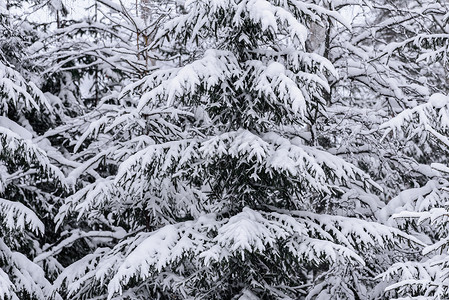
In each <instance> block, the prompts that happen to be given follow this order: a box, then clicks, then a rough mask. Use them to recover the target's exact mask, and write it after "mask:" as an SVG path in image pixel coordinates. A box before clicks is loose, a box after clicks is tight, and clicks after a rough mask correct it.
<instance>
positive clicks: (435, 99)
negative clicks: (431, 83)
mask: <svg viewBox="0 0 449 300" xmlns="http://www.w3.org/2000/svg"><path fill="white" fill-rule="evenodd" d="M428 103H429V104H431V105H432V106H433V107H434V108H441V107H443V106H445V105H447V104H448V103H449V97H448V96H446V95H443V94H441V93H436V94H433V95H432V96H430V98H429V102H428Z"/></svg>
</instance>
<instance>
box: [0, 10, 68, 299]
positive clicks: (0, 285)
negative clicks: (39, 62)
mask: <svg viewBox="0 0 449 300" xmlns="http://www.w3.org/2000/svg"><path fill="white" fill-rule="evenodd" d="M8 5H9V7H7V5H6V3H5V2H4V1H0V31H1V32H2V35H1V36H0V114H1V115H0V145H1V146H0V299H8V300H9V299H12V300H16V299H42V300H43V299H49V298H50V297H54V298H55V299H61V298H59V296H58V294H57V293H53V292H52V286H51V283H50V281H49V280H48V279H50V277H52V276H55V274H57V273H59V270H60V265H59V263H57V262H56V261H55V260H52V259H49V260H47V261H45V263H40V264H39V263H35V262H33V259H34V258H35V257H36V256H37V255H38V254H39V253H40V252H41V251H42V247H43V245H44V244H45V243H49V242H51V243H52V242H54V238H55V232H54V216H55V213H56V212H57V209H56V207H55V204H56V203H57V202H58V201H59V199H60V198H59V196H61V195H62V194H63V193H64V185H65V184H64V182H65V178H64V175H63V174H62V172H61V171H60V170H59V169H58V168H57V167H56V166H55V165H54V164H53V162H54V161H52V160H51V159H50V157H49V156H48V155H47V152H48V151H51V150H52V149H53V147H52V146H51V145H50V144H49V141H48V140H46V139H42V138H40V137H39V134H42V133H43V131H45V130H46V129H48V128H49V126H51V125H50V124H52V123H55V122H56V120H57V119H58V113H57V110H56V106H53V105H55V103H52V102H51V101H50V100H49V98H48V97H47V96H46V95H45V94H44V93H43V92H42V91H41V90H40V89H39V88H38V86H37V85H36V82H38V80H37V76H35V74H34V73H33V72H34V67H33V65H32V64H30V63H29V62H27V61H26V60H25V56H26V55H25V52H24V49H26V48H27V47H29V46H30V45H31V44H32V43H33V42H34V41H35V40H36V39H37V36H36V32H35V31H33V28H32V26H31V25H30V24H29V23H27V22H26V21H24V20H22V19H19V18H17V17H16V16H15V15H13V14H11V13H10V11H9V8H11V6H13V5H20V2H15V1H9V2H8Z"/></svg>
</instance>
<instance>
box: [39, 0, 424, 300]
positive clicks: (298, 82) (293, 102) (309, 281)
mask: <svg viewBox="0 0 449 300" xmlns="http://www.w3.org/2000/svg"><path fill="white" fill-rule="evenodd" d="M326 26H329V27H331V28H333V29H335V30H337V31H338V29H339V28H345V27H350V26H349V25H348V24H346V22H345V19H344V18H342V17H341V15H339V14H338V13H337V12H336V11H335V10H334V6H333V5H332V4H331V2H329V3H328V2H326V3H322V4H316V3H314V2H312V1H265V0H255V1H254V0H251V1H238V2H234V1H195V2H190V3H188V4H186V6H185V7H184V9H183V13H182V14H179V15H178V16H176V17H174V18H171V19H169V20H167V21H166V22H165V23H164V24H163V27H161V28H160V30H159V31H158V32H157V33H156V35H155V36H154V38H153V39H152V41H151V43H150V44H148V49H156V50H157V51H156V50H155V51H153V52H154V54H153V53H151V55H153V56H154V57H157V56H156V55H159V58H162V57H163V55H164V54H171V53H180V54H178V55H177V56H176V57H175V58H176V60H174V61H170V58H169V57H168V58H167V59H168V61H167V62H158V64H157V66H158V68H157V69H156V70H154V71H150V73H149V74H148V75H146V76H144V77H143V78H142V79H140V80H136V81H135V82H133V83H132V84H130V85H128V86H127V87H125V88H124V89H123V90H122V91H121V93H120V95H119V96H118V97H117V98H116V99H112V101H110V100H108V101H103V102H102V103H101V105H100V106H99V107H98V109H97V111H99V112H101V114H97V115H96V117H94V118H93V119H94V120H92V121H91V122H90V125H89V128H88V129H87V130H86V131H85V132H84V134H83V135H82V136H81V137H80V138H79V139H78V142H77V144H76V145H75V147H74V151H91V150H92V149H94V151H91V152H90V153H96V154H95V155H94V156H91V157H86V158H88V159H86V160H85V162H84V164H83V166H81V167H80V168H79V169H78V170H77V172H74V173H73V174H72V175H73V176H72V177H71V178H73V180H75V179H77V178H79V177H78V176H79V172H81V171H82V172H85V173H89V172H90V174H93V175H92V179H91V181H90V182H89V181H83V182H80V183H79V185H80V190H79V191H78V192H77V193H75V194H74V195H73V196H71V197H69V198H67V200H66V203H65V205H64V206H63V207H62V208H61V209H60V212H59V216H58V221H59V225H60V226H66V224H68V223H72V222H73V220H78V222H79V223H78V224H79V225H78V226H79V228H78V229H76V230H72V231H71V234H69V236H66V237H64V239H62V241H61V242H60V243H57V244H55V245H54V246H53V247H52V248H49V250H48V252H47V253H46V254H45V255H47V256H52V255H54V254H55V253H57V252H58V251H60V250H61V249H62V248H63V247H70V246H71V245H73V243H74V242H76V241H79V240H80V239H84V240H85V241H86V247H87V249H89V251H88V253H86V255H85V256H84V257H83V258H81V259H79V260H77V261H76V262H74V263H73V264H71V265H69V266H68V267H67V268H65V270H64V271H63V272H62V273H61V274H60V276H59V277H58V279H57V280H56V281H55V284H54V288H55V290H56V291H59V292H60V293H61V294H62V295H63V296H64V297H66V298H71V299H83V298H96V299H106V298H107V299H136V298H139V297H140V298H145V299H148V298H150V299H151V298H154V299H187V298H206V299H277V298H284V299H298V298H307V299H369V297H370V288H371V285H372V284H373V283H372V281H371V279H372V278H373V277H374V276H375V275H374V273H376V272H377V271H378V266H377V263H378V261H376V259H374V258H373V257H376V256H378V255H379V254H381V253H382V252H383V251H385V250H386V249H389V248H392V247H394V246H395V245H398V244H400V243H402V242H406V243H408V245H409V246H411V247H413V246H416V245H419V244H422V243H421V242H419V241H418V240H417V239H415V238H412V237H410V236H407V235H406V234H404V233H402V232H401V231H399V230H397V229H393V228H390V227H387V226H384V225H380V224H378V223H375V222H372V219H370V218H372V217H373V211H375V210H377V208H378V207H380V206H382V203H381V201H380V199H379V198H378V196H377V195H376V193H378V192H380V191H381V190H382V187H381V186H379V185H378V184H377V183H376V182H375V181H373V180H372V179H371V178H370V177H369V176H368V175H367V174H366V173H365V172H364V171H362V170H361V169H359V168H358V167H356V166H355V165H353V164H351V163H348V162H346V161H345V160H344V159H342V158H341V157H339V156H337V155H334V154H332V153H331V152H332V151H331V152H329V151H327V148H328V147H329V145H324V144H323V142H322V141H320V140H319V137H320V134H321V132H320V130H321V129H322V128H323V123H322V122H326V116H327V114H328V111H327V106H328V105H329V104H330V103H329V101H328V100H329V99H327V98H328V94H329V93H330V91H331V89H330V86H329V83H328V80H329V79H330V78H339V74H337V72H336V70H335V68H334V66H333V65H332V63H331V62H330V61H329V60H328V59H327V58H325V57H324V56H326V55H324V56H323V55H320V54H319V51H314V50H315V49H314V48H315V47H314V45H316V41H315V42H314V41H313V40H312V41H311V40H310V35H311V32H313V30H314V28H319V27H322V28H325V27H326ZM179 49H181V51H180V50H179ZM322 54H323V53H322ZM105 99H106V98H105ZM339 143H340V142H339ZM334 153H335V152H334ZM69 181H70V180H69ZM370 210H371V212H369V211H370Z"/></svg>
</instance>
